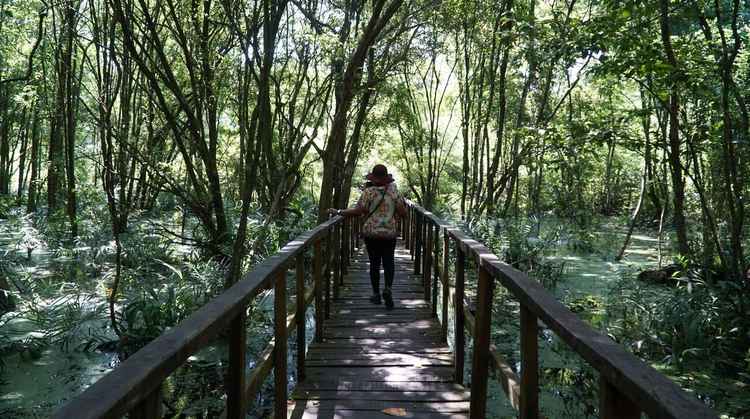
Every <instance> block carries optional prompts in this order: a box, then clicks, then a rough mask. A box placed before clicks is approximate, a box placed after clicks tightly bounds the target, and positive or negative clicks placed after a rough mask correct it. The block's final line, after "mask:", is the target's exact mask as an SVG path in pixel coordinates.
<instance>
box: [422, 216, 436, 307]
mask: <svg viewBox="0 0 750 419" xmlns="http://www.w3.org/2000/svg"><path fill="white" fill-rule="evenodd" d="M424 224H425V226H424V230H425V232H424V235H425V242H424V243H425V245H424V252H423V255H422V257H423V261H424V263H423V264H422V284H423V286H424V300H425V301H426V302H427V303H428V304H429V303H430V301H432V297H431V296H432V278H431V276H432V251H433V249H432V231H433V229H432V220H430V219H429V218H427V217H425V223H424Z"/></svg>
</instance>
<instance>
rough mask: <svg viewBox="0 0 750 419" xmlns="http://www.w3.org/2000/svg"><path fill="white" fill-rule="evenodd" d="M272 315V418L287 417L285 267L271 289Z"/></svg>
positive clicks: (282, 418)
mask: <svg viewBox="0 0 750 419" xmlns="http://www.w3.org/2000/svg"><path fill="white" fill-rule="evenodd" d="M273 317H274V349H273V379H274V393H275V394H274V406H273V408H274V410H273V411H274V418H275V419H286V417H287V376H286V374H287V364H286V358H287V330H286V269H281V270H280V271H279V273H278V274H276V281H275V285H274V290H273Z"/></svg>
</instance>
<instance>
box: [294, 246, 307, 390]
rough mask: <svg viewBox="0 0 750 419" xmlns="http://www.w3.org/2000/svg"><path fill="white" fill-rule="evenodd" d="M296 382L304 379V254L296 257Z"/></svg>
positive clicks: (305, 343) (301, 253)
mask: <svg viewBox="0 0 750 419" xmlns="http://www.w3.org/2000/svg"><path fill="white" fill-rule="evenodd" d="M296 271H297V272H296V273H297V290H296V292H297V315H296V318H297V382H300V381H302V380H304V379H305V346H306V345H307V340H306V339H305V326H306V325H305V323H306V322H305V311H306V310H305V252H304V251H301V252H300V253H299V255H297V269H296Z"/></svg>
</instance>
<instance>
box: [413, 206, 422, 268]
mask: <svg viewBox="0 0 750 419" xmlns="http://www.w3.org/2000/svg"><path fill="white" fill-rule="evenodd" d="M414 211H415V212H414V218H415V221H416V224H415V226H414V239H415V242H414V275H419V274H420V272H422V215H421V214H420V213H418V212H416V209H415V210H414Z"/></svg>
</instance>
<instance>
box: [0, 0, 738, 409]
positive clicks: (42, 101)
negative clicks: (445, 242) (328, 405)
mask: <svg viewBox="0 0 750 419" xmlns="http://www.w3.org/2000/svg"><path fill="white" fill-rule="evenodd" d="M749 30H750V4H748V2H747V1H744V0H742V1H741V0H714V1H704V0H686V1H669V0H642V1H618V0H605V1H594V0H541V1H540V0H501V1H486V0H474V1H464V0H446V1H441V2H430V1H423V0H372V1H358V0H341V1H338V0H336V1H334V0H200V1H199V0H57V1H55V2H47V1H37V0H23V1H20V0H0V252H1V253H0V355H1V358H0V415H5V414H8V415H16V416H19V417H27V416H33V415H40V416H46V414H48V413H49V412H50V411H51V409H54V407H55V406H56V405H57V404H58V403H60V402H61V401H64V400H65V399H69V398H70V397H71V396H72V395H74V394H76V393H78V392H80V391H81V389H82V388H85V387H86V386H87V385H89V384H90V383H91V382H93V381H95V379H96V378H98V377H99V376H101V373H103V372H105V371H108V370H109V369H111V368H113V367H115V366H116V365H117V363H118V362H119V360H120V359H122V358H123V357H126V356H127V355H128V354H131V353H133V352H134V351H135V350H137V349H138V348H140V347H142V346H143V345H145V344H146V343H147V342H149V341H150V340H151V339H153V338H154V337H156V336H158V335H159V334H160V333H161V332H162V331H163V330H164V329H165V328H168V327H171V326H174V325H175V324H177V323H178V322H179V321H180V320H181V319H183V318H185V317H186V316H188V315H189V314H190V313H192V312H193V311H194V310H195V309H196V308H197V307H200V306H201V305H202V304H203V303H205V301H207V300H208V299H210V298H211V297H212V296H214V295H216V294H217V293H219V292H221V290H222V289H224V288H225V287H226V286H228V285H230V284H232V283H233V282H235V281H236V280H237V279H238V278H239V277H240V275H241V274H242V273H243V272H246V271H248V270H249V269H250V268H251V267H252V265H253V264H255V263H257V262H258V261H259V260H262V259H263V258H264V257H266V256H268V255H269V254H272V253H273V252H274V251H275V250H276V249H278V248H279V246H281V245H283V244H284V243H285V242H286V241H287V240H289V239H290V238H291V237H293V236H294V235H296V234H297V233H299V232H301V231H304V230H305V229H307V228H309V227H311V226H313V225H315V224H316V223H317V222H318V221H320V220H322V219H324V218H325V217H326V212H325V211H326V209H327V208H330V207H339V208H340V207H345V206H347V204H348V203H350V202H351V201H352V200H353V199H355V198H356V195H357V188H358V187H359V186H360V183H361V182H362V175H363V174H364V173H366V172H367V171H368V170H369V168H370V167H371V166H372V165H373V164H374V163H377V162H384V163H385V164H387V165H388V166H389V168H390V169H391V170H392V171H393V172H394V173H395V175H396V177H397V179H398V182H399V188H400V190H401V191H402V192H403V193H404V194H405V195H407V196H408V197H410V198H411V199H413V200H415V201H416V202H418V203H420V204H421V205H423V206H425V207H426V208H428V209H431V210H433V211H435V212H437V213H440V214H442V215H443V216H444V217H446V218H449V219H452V220H454V221H455V222H456V223H459V224H460V225H462V226H463V227H464V228H465V229H467V230H468V231H469V232H471V233H472V234H473V235H474V236H475V237H477V238H479V239H481V240H482V241H484V242H485V243H487V244H488V245H489V246H491V247H493V249H495V250H497V252H498V253H499V254H502V255H503V257H504V259H505V260H506V261H507V262H509V263H512V264H514V266H516V267H518V268H520V269H524V270H527V271H530V272H532V273H533V275H534V276H535V277H537V279H539V280H540V281H541V282H543V284H545V286H547V287H548V288H550V289H551V290H552V291H555V292H556V295H557V296H558V297H559V298H561V299H562V300H563V301H564V302H565V303H566V304H568V305H569V306H570V307H571V308H572V309H574V311H577V312H580V313H581V315H582V316H583V317H584V318H585V319H586V320H587V321H589V322H590V323H591V324H592V325H594V326H595V327H597V328H600V329H602V330H605V331H606V333H608V334H609V335H610V336H612V337H613V338H614V339H616V340H617V341H618V342H621V343H623V345H626V346H627V347H628V348H629V349H630V350H632V351H633V352H634V353H636V354H637V355H639V356H641V357H642V358H643V359H645V360H646V361H647V362H649V363H651V364H652V365H654V366H657V368H659V369H661V370H662V371H664V372H665V373H666V374H668V375H669V376H670V377H672V378H673V379H675V380H677V381H678V382H679V383H680V384H681V385H682V386H683V387H684V388H687V389H689V390H690V391H693V392H695V393H696V396H698V397H700V398H701V399H702V400H704V401H705V402H706V403H708V404H710V405H711V406H713V407H715V408H716V409H717V410H718V411H720V412H721V413H722V414H725V415H726V416H727V417H746V416H748V415H750V396H748V394H750V392H748V391H747V386H748V385H750V302H749V301H750V300H749V299H748V296H749V295H750V272H749V271H748V267H749V266H750V259H749V258H750V255H748V245H750V241H748V226H747V222H748V215H747V210H748V203H747V199H746V197H747V194H748V192H750V181H748V179H750V177H748V175H750V147H749V146H748V141H749V140H750V114H749V112H748V102H749V101H750V53H748V49H747V42H748V41H750V33H749ZM641 236H642V237H647V238H651V239H652V241H651V242H650V243H651V244H650V245H649V246H648V249H646V250H644V252H645V253H646V254H645V256H644V259H643V260H644V261H646V262H644V263H642V264H640V265H638V266H635V267H633V266H631V268H632V269H625V270H623V271H618V273H617V275H616V276H617V278H616V280H613V282H612V283H607V285H606V287H604V288H606V290H605V291H602V292H600V293H597V292H593V291H591V289H587V290H584V291H581V290H579V291H581V292H573V293H570V292H568V291H570V289H575V287H576V282H575V281H576V279H575V278H572V277H571V278H568V279H565V280H563V279H564V278H563V274H564V273H565V271H566V270H565V266H564V263H563V264H560V263H556V262H554V261H555V260H556V259H554V258H553V257H552V256H554V255H553V254H555V252H558V254H557V255H558V256H559V251H560V249H561V248H566V249H568V251H569V252H570V253H571V254H573V255H574V256H575V257H582V255H596V257H595V260H597V261H599V262H600V263H608V264H615V263H621V262H623V261H624V262H627V260H628V257H631V258H632V257H634V256H633V255H636V256H637V252H636V253H633V252H628V250H627V249H628V247H629V246H633V245H634V244H637V243H635V242H636V241H637V240H638V237H641ZM646 241H648V240H646ZM586 257H588V256H586ZM557 260H558V261H559V260H562V259H559V258H558V259H557ZM561 281H562V282H566V283H567V285H563V287H564V288H565V289H566V290H568V291H564V290H563V291H560V290H557V287H558V282H561ZM595 288H596V287H595ZM498 292H500V291H498ZM262 307H263V304H262V303H259V304H258V306H257V307H253V308H251V312H252V315H251V316H250V318H251V321H254V322H255V323H253V324H255V325H256V326H255V327H254V328H253V330H252V332H251V335H253V336H255V337H256V338H257V339H258V341H259V342H264V340H263V339H265V338H267V337H268V333H269V332H268V330H267V329H268V327H270V326H268V319H267V318H266V317H267V316H266V317H264V316H265V314H264V311H263V310H262ZM499 307H500V308H498V310H511V309H510V308H508V307H507V306H504V305H502V304H500V305H499ZM259 345H260V344H259ZM259 347H260V346H259ZM212 356H214V358H212ZM221 356H222V354H214V355H210V356H206V359H202V360H201V362H197V363H196V365H193V366H192V367H191V368H186V370H185V371H183V372H182V373H181V374H182V376H178V377H176V378H175V384H174V386H173V387H174V388H172V389H171V390H170V391H172V392H173V393H174V395H175V396H174V399H173V400H174V402H173V403H172V405H170V408H171V409H172V411H171V412H170V414H172V415H174V414H177V413H180V412H182V413H184V414H186V415H193V416H201V415H208V416H210V415H211V412H214V410H215V409H216V408H217V407H216V405H215V403H216V402H213V404H212V402H210V401H208V400H210V399H211V397H213V398H214V399H218V398H219V396H218V395H220V394H221V388H220V382H221V372H220V371H218V370H217V368H218V367H217V368H213V367H212V366H215V365H216V364H217V362H216V359H218V358H220V357H221ZM510 356H511V357H512V356H513V354H511V355H510ZM40 359H41V360H58V359H65V360H66V362H65V363H62V364H61V365H63V366H65V368H66V371H62V370H60V371H58V372H56V373H54V374H52V376H53V377H57V378H56V379H59V380H58V381H59V383H63V382H64V383H65V384H64V385H62V386H61V387H60V388H58V389H57V390H56V391H57V392H55V393H41V394H36V395H35V394H34V391H33V389H32V387H34V384H33V383H34V382H35V381H33V380H31V381H29V379H25V378H23V377H22V376H21V375H22V374H14V372H13V371H24V374H27V375H28V373H27V372H29V373H30V374H32V376H33V374H34V371H37V370H40V369H42V368H46V367H40V366H39V365H41V364H43V363H40ZM571 365H572V361H571V364H570V365H566V366H563V367H559V368H557V367H555V368H553V367H550V368H548V369H547V370H546V372H547V373H546V375H545V377H546V378H545V379H546V380H547V382H548V384H549V385H550V387H552V388H555V389H557V390H556V391H557V392H556V393H555V394H557V396H555V397H557V398H558V399H562V400H563V402H564V403H563V404H564V405H565V406H568V405H569V404H571V405H572V404H574V403H572V402H571V400H574V398H573V396H575V395H573V394H571V392H570V391H566V390H560V389H561V388H564V387H565V386H568V387H576V386H577V387H578V389H579V390H578V391H579V392H580V391H583V392H584V393H585V392H586V391H589V392H595V390H592V388H595V387H596V381H595V379H594V378H593V374H591V373H590V372H587V371H586V370H585V368H584V367H582V366H581V367H573V366H571ZM60 368H63V367H62V366H61V367H60ZM212 368H213V369H212ZM68 369H69V370H70V371H67V370H68ZM71 371H72V372H71ZM97 371H98V372H97ZM206 371H211V372H212V374H213V375H212V374H206ZM587 374H588V375H587ZM196 377H202V378H200V379H197V378H196ZM205 377H208V378H205ZM204 379H205V380H209V381H210V383H206V382H202V381H200V380H204ZM196 380H198V381H196ZM52 381H55V380H52ZM59 383H58V384H59ZM580 383H584V384H585V385H583V386H581V385H578V384H580ZM210 384H213V386H212V385H210ZM587 386H588V387H587ZM580 389H584V390H580ZM551 393H554V391H551ZM578 396H586V394H578ZM551 397H552V396H551ZM576 400H577V399H576ZM259 405H260V406H261V407H262V406H263V403H262V402H261V403H259ZM566 408H568V407H566ZM212 409H214V410H212ZM592 409H593V408H592ZM575 415H577V416H580V417H585V416H590V415H594V411H593V410H590V411H588V410H587V409H583V410H582V411H576V413H575ZM550 416H551V417H555V415H554V414H552V415H550ZM11 417H13V416H11ZM558 417H559V416H558ZM566 417H570V416H566Z"/></svg>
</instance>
